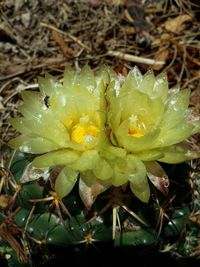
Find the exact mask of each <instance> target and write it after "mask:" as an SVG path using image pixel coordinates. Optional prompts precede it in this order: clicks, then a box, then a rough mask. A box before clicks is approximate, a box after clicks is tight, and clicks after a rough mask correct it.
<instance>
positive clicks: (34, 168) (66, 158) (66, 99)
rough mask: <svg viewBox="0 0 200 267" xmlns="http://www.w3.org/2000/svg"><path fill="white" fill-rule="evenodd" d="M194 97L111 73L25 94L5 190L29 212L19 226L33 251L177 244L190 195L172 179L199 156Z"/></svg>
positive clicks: (161, 78)
mask: <svg viewBox="0 0 200 267" xmlns="http://www.w3.org/2000/svg"><path fill="white" fill-rule="evenodd" d="M189 97H190V91H189V90H188V89H185V90H179V87H178V86H176V87H174V88H171V89H169V88H168V80H167V76H166V74H164V73H161V74H159V75H157V76H155V75H154V73H153V72H152V71H148V72H147V73H146V74H145V75H142V74H141V72H140V71H139V69H138V68H137V67H135V68H133V69H132V70H131V71H130V72H129V74H128V76H127V77H124V76H122V75H118V74H117V73H115V72H114V71H113V70H112V69H111V68H109V67H103V68H102V69H100V70H99V71H98V72H96V73H94V72H93V70H91V68H90V67H89V66H85V67H84V68H83V69H82V70H81V71H80V72H76V71H74V70H72V69H70V68H66V70H65V73H64V78H63V82H60V81H59V80H57V79H56V78H55V77H53V76H51V75H46V77H45V78H43V77H40V78H39V91H24V92H22V99H23V105H21V106H20V107H19V111H20V112H21V114H22V116H21V117H18V118H12V119H10V123H11V125H12V126H13V127H14V128H16V129H17V131H19V132H20V133H21V134H20V135H19V136H17V137H16V138H14V139H12V140H10V142H9V146H10V147H11V148H13V149H16V150H17V151H18V152H17V153H16V155H15V156H14V158H13V160H12V162H11V164H10V166H9V169H10V172H11V173H12V175H13V177H14V178H10V179H9V181H10V182H9V189H4V190H5V191H6V192H7V191H9V192H12V194H13V195H15V198H16V202H15V205H18V206H19V207H20V211H19V212H22V213H23V214H25V213H26V212H25V213H24V212H23V210H24V209H25V211H28V212H27V215H26V216H25V215H22V217H23V218H24V222H25V224H22V223H21V221H22V220H21V219H18V222H17V223H19V221H20V223H19V227H22V228H23V227H25V232H26V233H27V235H28V238H29V239H30V240H31V242H36V243H37V242H38V244H50V245H51V244H55V245H64V246H65V245H66V246H69V245H72V244H73V245H78V244H82V243H85V244H87V245H88V244H93V243H95V242H100V241H101V242H112V243H113V246H116V247H118V246H121V245H122V246H142V245H158V244H163V243H165V241H164V239H165V238H169V239H170V237H171V236H177V235H178V236H179V234H180V232H181V231H182V229H183V228H184V226H185V223H187V222H186V221H187V218H188V216H189V213H190V207H189V204H190V202H191V195H190V194H189V195H188V198H185V199H184V198H183V200H182V202H181V201H180V199H181V197H182V196H183V197H185V196H186V195H184V194H185V192H186V191H187V192H188V191H189V190H190V188H189V186H188V182H187V181H186V180H187V178H186V177H185V176H184V175H183V176H182V177H180V180H179V181H178V182H177V181H176V179H172V178H173V175H174V173H175V172H174V170H173V171H172V168H173V166H175V167H176V166H182V167H181V168H182V169H185V170H187V171H186V173H187V175H188V173H189V172H190V168H189V165H188V164H187V161H188V160H193V159H197V158H199V156H200V153H199V152H198V151H194V150H190V149H189V148H188V145H187V139H188V138H189V137H190V136H192V135H193V134H196V133H198V132H199V130H200V121H199V119H198V118H195V117H194V116H193V114H192V111H191V110H190V109H189V108H188V106H189ZM20 157H22V165H20ZM182 162H183V165H184V166H186V165H187V168H185V167H184V166H183V165H182V164H181V163H182ZM188 170H189V171H188ZM172 174H173V175H172ZM175 176H176V175H175ZM12 179H14V181H12ZM17 185H20V187H19V186H17ZM180 187H181V189H180ZM16 188H17V190H16ZM184 188H186V190H185V189H184ZM188 188H189V190H188ZM179 190H182V191H179ZM180 192H183V193H180ZM177 195H178V198H177ZM177 199H179V201H178V200H177ZM182 209H183V210H184V212H183V211H182ZM177 210H178V211H180V213H181V212H183V213H184V216H182V215H180V214H179V215H180V216H179V217H181V218H179V217H178V218H179V219H180V223H179V224H178V222H177V221H176V219H177V217H176V215H177V214H176V215H174V213H176V212H178V211H177ZM41 213H43V214H42V215H41ZM24 216H25V217H24ZM177 216H178V215H177ZM18 217H19V218H21V215H20V216H18ZM40 224H41V225H44V226H45V227H43V226H41V225H40ZM100 228H101V229H100ZM31 229H32V230H31ZM37 229H38V230H37ZM97 229H98V230H97ZM99 229H100V230H99ZM163 229H164V230H163ZM98 231H99V232H98ZM103 233H104V234H103ZM64 236H66V238H64ZM61 237H62V238H61ZM52 240H53V241H52ZM55 240H57V241H55ZM54 241H55V242H54Z"/></svg>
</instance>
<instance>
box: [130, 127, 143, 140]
mask: <svg viewBox="0 0 200 267" xmlns="http://www.w3.org/2000/svg"><path fill="white" fill-rule="evenodd" d="M128 135H129V136H133V137H136V138H140V137H142V136H144V134H143V133H142V132H141V131H140V129H138V128H135V129H129V131H128Z"/></svg>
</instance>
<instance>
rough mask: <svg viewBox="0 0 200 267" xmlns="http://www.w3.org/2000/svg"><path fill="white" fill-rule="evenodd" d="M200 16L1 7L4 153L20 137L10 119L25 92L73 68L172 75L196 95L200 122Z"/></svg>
mask: <svg viewBox="0 0 200 267" xmlns="http://www.w3.org/2000/svg"><path fill="white" fill-rule="evenodd" d="M199 14H200V4H199V1H198V0H197V1H195V0H193V1H192V0H190V1H186V0H171V1H170V0H167V1H164V0H159V1H153V0H146V1H139V0H112V1H109V0H104V1H100V0H79V1H73V0H66V1H62V0H56V1H55V0H48V1H47V0H43V1H42V0H29V1H26V0H3V1H1V2H0V92H1V96H0V116H1V145H4V144H6V143H7V141H8V140H10V139H11V138H12V137H13V136H14V135H16V133H15V131H14V130H13V129H12V128H11V127H10V126H9V125H8V123H7V119H8V118H9V117H11V116H12V117H13V116H15V115H16V114H17V112H18V111H17V106H18V105H19V104H20V101H21V98H20V91H22V90H28V89H35V90H37V77H38V75H44V74H45V73H47V72H48V73H51V74H53V75H57V76H58V77H59V76H60V75H61V74H62V72H63V69H64V67H65V66H66V65H71V66H73V67H74V68H76V69H79V67H82V66H83V65H84V64H87V63H88V64H89V65H90V66H91V67H92V68H94V69H96V68H98V67H99V66H101V65H103V64H107V65H110V66H112V67H113V68H114V69H115V70H116V71H117V72H121V73H123V74H126V73H127V72H128V69H130V68H132V67H133V66H134V65H138V66H139V68H140V69H141V70H142V71H146V70H147V69H149V68H153V69H154V71H155V72H161V71H166V72H167V74H168V78H169V81H170V85H171V86H172V85H175V84H176V83H179V84H180V86H181V88H186V87H189V88H190V89H191V90H192V94H191V107H192V108H193V110H194V113H195V114H200V90H199V89H200V88H199V87H200V70H199V66H200V60H199V58H200V57H199V52H200V41H199V27H200V21H199ZM197 139H198V137H197V138H193V140H192V142H194V144H195V146H197V143H198V141H197Z"/></svg>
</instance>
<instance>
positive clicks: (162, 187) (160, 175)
mask: <svg viewBox="0 0 200 267" xmlns="http://www.w3.org/2000/svg"><path fill="white" fill-rule="evenodd" d="M145 166H146V169H147V176H148V177H149V179H150V181H151V182H152V183H153V185H154V186H155V187H156V188H157V189H158V190H159V191H161V192H162V193H163V194H164V195H167V194H168V186H169V178H168V176H167V174H166V172H165V171H164V169H163V168H162V167H161V166H160V164H159V163H157V162H156V161H151V162H146V163H145Z"/></svg>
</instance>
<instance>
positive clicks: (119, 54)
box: [108, 50, 165, 65]
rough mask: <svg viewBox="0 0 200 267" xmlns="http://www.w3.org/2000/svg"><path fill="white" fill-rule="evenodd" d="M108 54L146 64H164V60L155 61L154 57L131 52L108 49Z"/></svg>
mask: <svg viewBox="0 0 200 267" xmlns="http://www.w3.org/2000/svg"><path fill="white" fill-rule="evenodd" d="M108 55H109V56H114V57H118V58H120V59H124V60H127V61H131V62H137V63H143V64H148V65H154V64H159V65H163V64H165V61H156V60H154V59H150V58H144V57H139V56H134V55H131V54H125V53H122V52H119V51H112V50H109V51H108Z"/></svg>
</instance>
